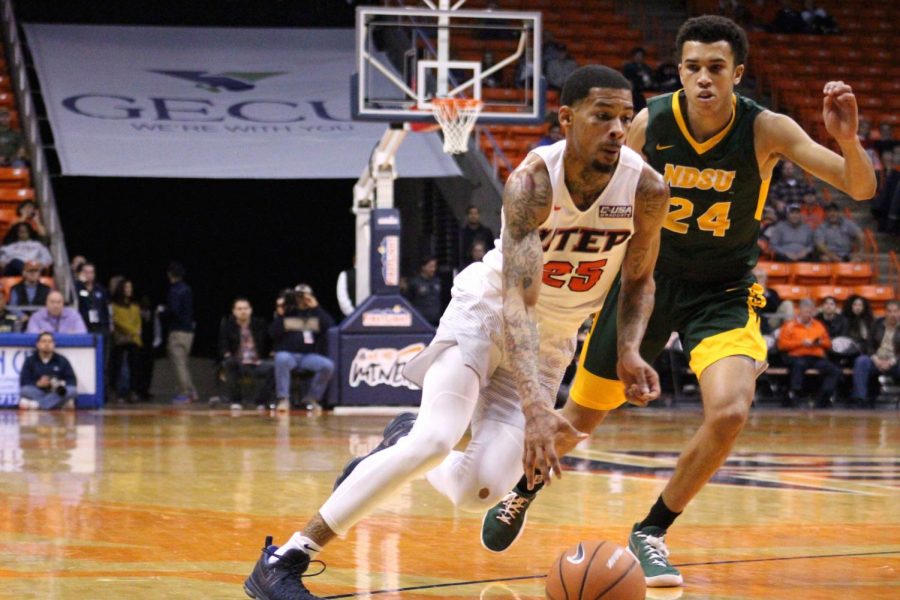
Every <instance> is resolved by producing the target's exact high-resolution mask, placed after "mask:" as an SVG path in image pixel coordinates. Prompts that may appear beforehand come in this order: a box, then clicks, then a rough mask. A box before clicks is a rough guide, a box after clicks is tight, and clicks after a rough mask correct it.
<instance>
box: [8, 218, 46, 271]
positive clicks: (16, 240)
mask: <svg viewBox="0 0 900 600" xmlns="http://www.w3.org/2000/svg"><path fill="white" fill-rule="evenodd" d="M7 239H9V240H10V241H9V242H6V241H5V240H7ZM29 261H32V262H36V263H39V264H40V265H41V269H46V268H47V267H49V266H50V265H52V264H53V257H52V256H50V251H49V250H47V246H45V245H44V243H43V242H41V241H40V239H39V238H38V235H37V233H36V232H35V231H34V229H32V227H31V225H29V224H28V223H19V224H18V225H16V226H15V227H13V228H12V229H10V232H9V233H8V234H7V236H6V238H4V244H3V245H2V246H0V268H2V269H3V274H4V275H21V274H22V268H23V267H24V266H25V263H27V262H29Z"/></svg>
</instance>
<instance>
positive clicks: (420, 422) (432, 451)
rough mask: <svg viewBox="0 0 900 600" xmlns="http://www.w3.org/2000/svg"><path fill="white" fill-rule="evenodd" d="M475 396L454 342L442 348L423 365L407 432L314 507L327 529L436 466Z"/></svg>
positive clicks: (351, 521)
mask: <svg viewBox="0 0 900 600" xmlns="http://www.w3.org/2000/svg"><path fill="white" fill-rule="evenodd" d="M477 399H478V375H477V374H476V373H475V371H473V370H472V369H470V368H469V367H467V366H466V365H465V363H464V362H463V359H462V355H461V354H460V351H459V348H457V347H455V346H454V347H451V348H448V349H447V350H445V351H444V352H442V353H441V355H440V356H439V357H437V358H436V359H435V361H434V363H433V364H432V365H431V367H430V368H429V369H428V373H427V374H426V376H425V381H424V387H423V389H422V404H421V408H420V409H419V415H418V417H417V418H416V423H415V425H414V426H413V428H412V431H410V433H409V435H408V436H406V437H404V438H401V439H400V440H399V441H398V442H397V443H396V444H395V445H394V446H391V447H390V448H386V449H385V450H382V451H381V452H376V453H375V454H373V455H372V456H370V457H368V458H366V459H365V460H364V461H362V462H361V463H359V465H357V467H356V468H355V469H354V470H353V473H351V474H350V476H349V477H347V479H345V480H344V482H343V483H341V485H340V486H339V487H338V489H336V490H335V491H334V493H333V494H332V495H331V497H330V498H329V499H328V500H327V501H326V502H325V504H324V505H322V508H320V509H319V514H321V515H322V518H323V519H324V520H325V522H326V523H327V524H328V526H329V527H330V528H331V530H332V531H334V532H335V533H337V534H338V535H343V534H345V533H346V532H347V530H349V529H350V528H351V527H352V526H353V525H355V524H356V523H357V522H358V521H359V520H360V519H362V518H363V517H365V516H366V515H368V514H369V513H371V512H372V511H373V510H375V509H376V508H377V507H378V506H379V505H380V504H381V503H382V502H384V501H385V500H386V499H387V498H388V497H390V496H391V495H392V494H393V493H394V492H396V491H397V490H398V489H399V488H400V487H401V486H403V485H404V484H405V483H407V482H408V481H411V480H413V479H415V478H416V477H419V476H421V475H422V474H424V473H425V472H427V471H428V470H430V469H433V468H434V467H435V466H437V465H438V464H439V463H440V462H441V461H442V460H443V459H444V458H445V457H446V456H447V455H448V454H449V453H450V451H451V450H452V449H453V447H454V446H455V445H456V444H457V443H458V442H459V440H460V439H462V436H463V435H465V433H466V429H467V428H468V426H469V421H470V420H471V418H472V413H473V411H474V409H475V404H476V401H477Z"/></svg>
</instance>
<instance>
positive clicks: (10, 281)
mask: <svg viewBox="0 0 900 600" xmlns="http://www.w3.org/2000/svg"><path fill="white" fill-rule="evenodd" d="M20 281H22V278H21V277H18V276H13V277H0V285H2V286H3V295H4V296H6V299H7V300H9V291H10V290H11V289H12V288H13V286H14V285H16V284H17V283H19V282H20Z"/></svg>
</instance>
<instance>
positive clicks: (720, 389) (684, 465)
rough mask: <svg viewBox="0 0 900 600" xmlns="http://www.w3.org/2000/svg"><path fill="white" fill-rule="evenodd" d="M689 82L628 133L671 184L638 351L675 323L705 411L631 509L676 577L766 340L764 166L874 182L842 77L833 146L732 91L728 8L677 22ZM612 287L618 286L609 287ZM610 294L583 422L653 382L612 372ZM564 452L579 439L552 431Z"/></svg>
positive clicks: (519, 499) (497, 526)
mask: <svg viewBox="0 0 900 600" xmlns="http://www.w3.org/2000/svg"><path fill="white" fill-rule="evenodd" d="M676 47H677V49H678V51H679V52H680V57H681V63H680V64H679V67H678V70H679V74H680V76H681V82H682V84H683V85H684V89H682V90H680V91H678V92H675V93H673V94H666V95H663V96H657V97H655V98H652V99H651V100H650V101H649V102H648V105H647V108H645V109H644V110H642V111H641V112H640V113H639V114H638V115H637V116H636V118H635V120H634V123H633V124H632V126H631V129H630V131H629V133H628V138H627V144H628V145H629V146H630V147H631V148H632V149H634V150H637V151H639V152H641V153H642V154H643V155H644V157H645V158H646V160H647V162H648V163H650V165H651V166H653V167H654V168H655V169H656V170H657V171H659V172H660V173H662V174H663V176H664V178H665V180H666V182H667V183H668V184H669V188H670V192H671V200H670V204H669V214H668V218H667V220H666V222H665V224H664V226H663V230H662V241H661V247H660V252H659V258H658V259H657V263H656V272H655V279H656V300H655V307H654V312H653V315H652V317H651V319H650V322H649V324H648V326H647V331H646V334H645V336H644V339H643V342H642V346H641V355H642V356H643V357H644V358H645V359H646V360H647V361H649V362H652V361H653V359H655V358H656V356H657V355H658V354H659V353H660V352H661V351H662V349H663V348H664V346H665V344H666V341H667V340H668V339H669V336H670V334H671V332H672V331H677V332H678V334H679V336H680V338H681V342H682V345H683V347H684V350H685V352H686V353H687V355H688V357H689V361H690V367H691V369H692V370H693V371H694V373H695V374H696V375H697V378H698V380H699V382H700V390H701V396H702V398H703V411H704V416H703V423H702V425H701V426H700V428H699V429H698V430H697V432H696V433H695V435H694V437H693V438H692V439H691V441H690V442H689V443H688V446H687V448H686V449H685V450H684V451H683V452H682V454H681V457H680V458H679V460H678V463H677V465H676V467H675V472H674V474H673V475H672V478H671V479H670V480H669V482H668V484H667V485H666V487H665V489H664V490H663V492H662V494H661V495H660V497H659V499H658V500H657V501H656V504H655V505H654V506H653V507H652V508H651V510H650V512H649V514H648V515H647V516H646V518H644V519H643V520H642V521H641V522H639V523H636V524H635V526H634V528H633V530H632V533H631V536H630V539H629V548H630V549H631V551H632V552H633V553H634V554H635V556H637V558H638V559H639V560H640V562H641V566H642V568H643V570H644V575H645V577H646V580H647V585H648V586H655V587H667V586H678V585H681V584H682V582H683V580H682V576H681V574H680V573H679V571H678V570H677V569H676V568H675V567H673V566H672V565H671V563H670V562H669V560H668V558H667V556H668V549H667V548H666V545H665V534H666V531H667V529H668V528H669V526H670V525H672V523H673V522H674V520H675V518H676V517H677V516H678V515H679V514H680V513H681V512H682V511H683V510H684V509H685V507H686V506H687V504H688V502H690V500H691V499H692V498H693V497H694V496H696V495H697V493H698V492H699V491H700V490H701V489H702V488H703V486H704V485H705V484H706V482H707V481H709V479H710V477H712V475H713V474H714V473H715V472H716V470H717V469H718V468H719V467H720V466H721V465H722V463H723V462H724V461H725V459H726V458H727V457H728V454H729V453H730V451H731V448H732V446H733V444H734V441H735V439H736V438H737V436H738V434H739V433H740V432H741V429H742V428H743V427H744V424H745V422H746V420H747V415H748V413H749V409H750V405H751V402H752V401H753V395H754V389H755V385H756V377H757V375H758V374H759V373H760V372H761V370H762V369H764V368H765V359H766V345H765V343H764V342H763V340H762V337H761V335H760V332H759V318H758V317H757V314H756V309H757V308H759V307H761V306H763V305H764V303H765V300H764V299H763V295H762V292H763V290H762V287H761V286H759V284H757V283H756V282H755V279H754V278H753V275H752V269H753V267H754V266H755V264H756V261H757V244H756V241H757V238H758V237H759V221H760V217H761V216H762V210H763V205H764V203H765V199H766V194H767V191H768V187H769V179H770V177H771V174H772V169H773V168H774V167H775V165H776V163H777V162H778V160H779V159H780V158H781V157H785V158H787V159H790V160H791V161H793V162H795V163H796V164H798V165H799V166H800V167H802V168H803V169H804V170H806V171H808V172H810V173H812V174H813V175H815V176H816V177H818V178H820V179H822V180H824V181H826V182H827V183H829V184H831V185H833V186H834V187H836V188H838V189H840V190H841V191H843V192H845V193H847V194H848V195H850V196H851V197H853V198H854V199H856V200H864V199H867V198H870V197H872V195H873V194H874V193H875V172H874V170H873V168H872V164H871V162H870V161H869V158H868V157H867V155H866V153H865V152H864V151H863V149H862V147H861V146H860V143H859V140H858V138H857V135H856V133H857V119H858V117H857V104H856V98H855V96H854V95H853V91H852V90H851V88H850V86H848V85H846V84H845V83H843V82H840V81H832V82H829V83H827V84H825V87H824V90H823V95H824V100H823V116H824V118H825V127H826V129H827V130H828V133H829V134H830V135H831V136H832V137H833V138H834V139H835V141H836V142H837V144H838V146H839V147H840V150H841V155H838V154H835V153H834V152H832V151H831V150H828V149H827V148H825V147H824V146H821V145H820V144H818V143H816V142H814V141H813V140H812V139H810V137H809V136H808V135H807V134H806V133H805V132H804V131H803V130H802V129H801V128H800V126H798V125H797V123H796V122H794V120H793V119H791V118H790V117H787V116H785V115H781V114H776V113H773V112H770V111H768V110H765V109H764V108H762V107H760V106H759V105H757V104H756V103H754V102H752V101H750V100H748V99H747V98H744V97H741V96H739V95H737V94H735V93H734V87H735V85H737V84H738V83H739V82H740V80H741V77H742V76H743V74H744V63H745V61H746V58H747V51H748V43H747V37H746V34H745V33H744V31H743V30H742V29H741V28H740V27H738V26H737V25H736V24H734V22H732V21H730V20H728V19H726V18H723V17H717V16H703V17H697V18H693V19H690V20H688V21H687V22H685V23H684V25H683V26H682V27H681V29H680V30H679V33H678V37H677V40H676ZM610 293H611V294H612V293H613V292H612V291H611V292H610ZM615 306H616V300H615V298H614V297H608V298H607V299H606V302H605V304H604V308H603V310H601V312H600V313H598V314H597V315H596V317H595V320H594V325H593V327H592V330H591V333H590V336H589V338H588V339H587V341H586V342H585V345H584V349H583V351H582V354H581V358H580V362H579V369H578V373H577V375H576V377H575V383H574V385H573V387H572V389H571V391H570V394H569V399H568V401H567V403H566V405H565V407H564V408H563V409H562V414H563V415H564V416H565V417H566V418H567V419H568V420H569V421H570V422H571V423H572V424H573V425H574V426H575V427H576V428H577V429H578V430H579V431H582V432H591V431H593V430H594V428H596V427H597V426H598V425H599V424H600V423H601V422H602V421H603V419H604V418H605V417H606V415H607V414H608V412H609V411H610V410H612V409H614V408H616V407H618V406H620V405H621V404H623V403H624V402H626V400H627V401H630V402H632V403H635V404H640V405H643V404H646V401H647V399H648V398H649V397H650V395H651V394H652V393H655V392H656V391H658V390H652V389H650V387H651V386H649V385H643V384H641V383H640V382H638V383H636V384H634V383H633V384H631V385H629V389H625V387H624V385H623V384H622V383H621V382H620V381H619V379H620V378H619V377H618V376H617V374H616V367H615V365H616V345H615V336H616V322H615ZM558 446H560V447H559V448H557V450H558V452H559V453H564V452H568V451H570V450H571V449H572V448H573V447H574V445H573V444H571V443H569V444H564V443H558ZM540 485H541V484H540V483H535V475H534V473H533V472H531V473H528V472H526V474H525V477H523V478H522V480H521V481H520V482H519V484H518V485H517V486H516V488H514V489H513V491H512V492H510V494H509V495H508V496H507V497H506V498H505V499H504V500H503V501H502V502H500V504H498V505H496V506H495V507H494V508H492V509H491V510H490V511H489V512H488V513H487V514H486V515H485V519H484V522H483V526H482V542H483V544H484V545H485V547H486V548H487V549H488V550H492V551H495V552H502V551H504V550H505V549H506V548H508V547H509V546H510V545H511V544H512V543H513V542H514V541H515V539H516V538H517V537H518V535H520V534H521V533H522V526H523V525H524V523H525V511H526V510H527V508H528V505H529V504H530V502H531V501H532V499H533V498H534V494H535V493H536V492H537V489H538V488H539V487H540Z"/></svg>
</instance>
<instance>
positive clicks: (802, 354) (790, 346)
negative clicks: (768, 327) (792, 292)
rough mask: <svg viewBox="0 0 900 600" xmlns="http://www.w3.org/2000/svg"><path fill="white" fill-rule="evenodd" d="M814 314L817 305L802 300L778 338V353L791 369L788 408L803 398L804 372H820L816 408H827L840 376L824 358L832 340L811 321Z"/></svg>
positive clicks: (819, 323)
mask: <svg viewBox="0 0 900 600" xmlns="http://www.w3.org/2000/svg"><path fill="white" fill-rule="evenodd" d="M815 310H816V305H815V303H814V302H813V301H812V300H809V299H806V300H801V301H800V308H799V310H798V311H797V316H796V318H794V319H792V320H790V321H788V322H787V323H785V324H784V325H783V326H782V327H781V332H780V333H779V335H778V349H779V350H781V351H782V352H783V353H784V358H785V362H787V364H788V366H789V368H790V391H789V392H788V398H787V404H788V405H794V404H795V403H796V401H797V399H798V398H799V397H800V396H801V395H802V394H803V379H804V377H805V373H806V370H807V369H817V370H818V371H819V381H820V386H819V390H818V392H817V394H816V406H817V407H825V406H830V404H831V396H832V394H834V390H835V388H837V382H838V379H839V378H840V376H841V369H840V368H839V367H838V366H837V365H835V364H834V363H833V362H831V361H830V360H828V359H827V358H826V357H825V351H826V350H828V349H829V348H831V338H830V337H829V336H828V331H827V330H826V329H825V326H824V325H823V324H822V323H821V322H819V321H817V320H815V319H813V313H814V312H815Z"/></svg>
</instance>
